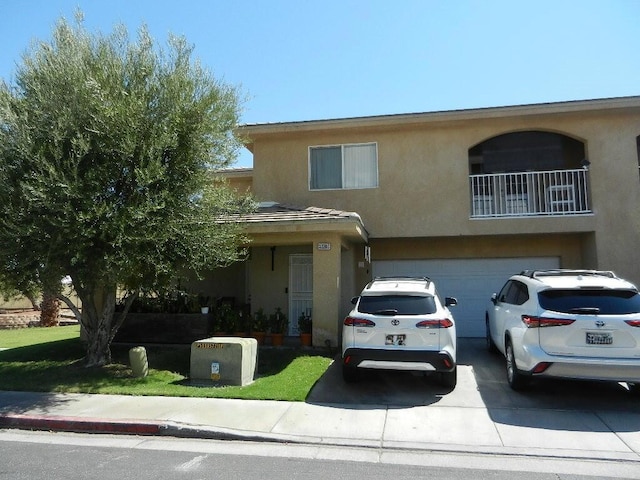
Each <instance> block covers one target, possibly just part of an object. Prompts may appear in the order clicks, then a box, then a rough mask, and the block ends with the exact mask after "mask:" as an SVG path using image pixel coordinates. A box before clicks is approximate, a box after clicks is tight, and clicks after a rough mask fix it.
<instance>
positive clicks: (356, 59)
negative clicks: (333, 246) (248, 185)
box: [0, 0, 640, 167]
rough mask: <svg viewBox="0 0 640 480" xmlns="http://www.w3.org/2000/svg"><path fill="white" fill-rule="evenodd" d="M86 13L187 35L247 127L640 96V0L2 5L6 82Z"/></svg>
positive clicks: (80, 0) (105, 26) (3, 1)
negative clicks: (61, 28)
mask: <svg viewBox="0 0 640 480" xmlns="http://www.w3.org/2000/svg"><path fill="white" fill-rule="evenodd" d="M78 7H79V8H80V9H82V11H83V12H84V14H85V23H86V25H87V27H88V28H90V29H95V30H100V31H102V32H104V33H107V32H110V31H111V30H112V28H113V26H114V25H115V24H116V23H124V24H125V25H126V26H127V27H128V28H129V30H130V32H132V33H135V31H136V30H137V29H138V27H139V26H140V25H141V24H142V23H145V24H146V25H147V26H148V27H149V30H150V31H151V34H152V35H153V36H154V37H155V39H156V40H157V41H159V42H161V43H164V41H165V40H166V38H167V34H168V33H169V32H171V33H174V34H178V35H184V36H185V37H186V38H187V39H188V41H189V42H190V43H192V44H193V45H194V46H195V56H196V57H198V58H199V59H200V61H201V62H202V63H203V64H204V65H205V66H206V67H207V68H208V69H209V70H211V71H212V72H213V73H214V75H216V76H217V77H218V78H220V79H221V80H223V81H225V82H227V83H230V84H233V85H235V86H237V87H239V88H240V89H241V90H242V91H243V92H244V94H245V95H246V98H247V101H246V103H245V104H244V110H243V116H242V122H243V123H265V122H284V121H298V120H315V119H325V118H343V117H359V116H368V115H384V114H396V113H414V112H429V111H439V110H455V109H465V108H482V107H494V106H503V105H519V104H529V103H545V102H556V101H565V100H582V99H592V98H606V97H618V96H629V95H640V28H639V26H640V0H602V1H594V0H534V1H525V0H505V1H502V0H478V1H475V0H456V1H451V0H448V1H447V0H442V1H435V0H395V1H393V0H387V1H382V0H322V1H306V0H182V1H179V2H178V1H167V0H0V32H1V33H2V39H3V42H2V48H0V77H2V78H4V79H5V80H9V81H10V80H11V76H12V74H13V72H14V71H15V65H16V63H17V62H20V57H21V54H22V53H23V52H24V51H25V49H26V48H27V47H28V46H29V43H30V41H31V40H33V39H49V38H50V34H51V30H52V28H53V26H54V24H55V22H56V20H57V19H59V18H60V17H61V16H65V17H67V18H68V19H73V14H74V11H75V10H76V8H78ZM236 166H238V167H242V166H251V155H250V154H249V153H248V152H243V153H242V154H241V156H240V157H239V160H238V163H237V164H236Z"/></svg>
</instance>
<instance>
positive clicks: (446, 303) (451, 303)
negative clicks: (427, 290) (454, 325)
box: [444, 297, 458, 307]
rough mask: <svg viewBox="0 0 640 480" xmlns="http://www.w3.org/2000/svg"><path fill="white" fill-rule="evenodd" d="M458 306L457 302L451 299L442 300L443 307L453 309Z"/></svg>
mask: <svg viewBox="0 0 640 480" xmlns="http://www.w3.org/2000/svg"><path fill="white" fill-rule="evenodd" d="M457 304H458V300H457V299H455V298H453V297H445V298H444V306H445V307H455V306H456V305H457Z"/></svg>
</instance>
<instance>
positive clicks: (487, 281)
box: [372, 257, 560, 337]
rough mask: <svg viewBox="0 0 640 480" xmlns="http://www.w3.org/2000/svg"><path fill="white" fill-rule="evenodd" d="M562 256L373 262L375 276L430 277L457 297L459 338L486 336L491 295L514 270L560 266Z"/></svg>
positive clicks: (442, 293)
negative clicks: (486, 316)
mask: <svg viewBox="0 0 640 480" xmlns="http://www.w3.org/2000/svg"><path fill="white" fill-rule="evenodd" d="M559 266H560V261H559V258H558V257H523V258H477V259H455V260H381V261H377V262H373V265H372V271H373V276H374V277H384V276H394V275H411V276H427V277H429V278H431V279H432V280H433V281H434V282H436V286H437V288H438V293H439V294H440V297H441V298H442V299H443V300H444V297H456V298H457V299H458V305H457V306H456V307H452V308H451V312H452V313H453V315H454V317H455V320H456V328H457V333H458V337H483V336H484V315H485V311H486V309H487V305H488V303H489V299H490V297H491V294H492V293H494V292H498V291H499V290H500V289H501V288H502V286H503V285H504V283H505V282H506V281H507V279H508V278H509V277H510V276H511V275H513V274H514V273H518V272H520V271H522V270H527V269H545V268H559Z"/></svg>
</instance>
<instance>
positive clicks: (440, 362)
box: [342, 348, 456, 372]
mask: <svg viewBox="0 0 640 480" xmlns="http://www.w3.org/2000/svg"><path fill="white" fill-rule="evenodd" d="M342 361H343V363H344V364H345V365H348V366H351V367H358V368H370V369H379V370H411V371H423V372H450V371H452V370H453V369H454V368H455V366H456V362H455V358H454V357H453V356H452V355H451V353H449V352H448V351H446V350H441V351H424V350H383V349H368V348H367V349H364V348H348V349H346V350H345V351H344V353H343V355H342Z"/></svg>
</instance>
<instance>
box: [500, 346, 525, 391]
mask: <svg viewBox="0 0 640 480" xmlns="http://www.w3.org/2000/svg"><path fill="white" fill-rule="evenodd" d="M504 350H505V359H506V369H507V382H508V383H509V386H510V387H511V389H512V390H516V391H518V390H522V389H524V388H525V387H526V386H527V384H528V383H529V379H528V378H527V377H525V376H524V375H522V374H521V373H520V371H519V370H518V367H517V365H516V357H515V354H514V353H513V345H512V344H511V340H507V341H506V342H505V348H504Z"/></svg>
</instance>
